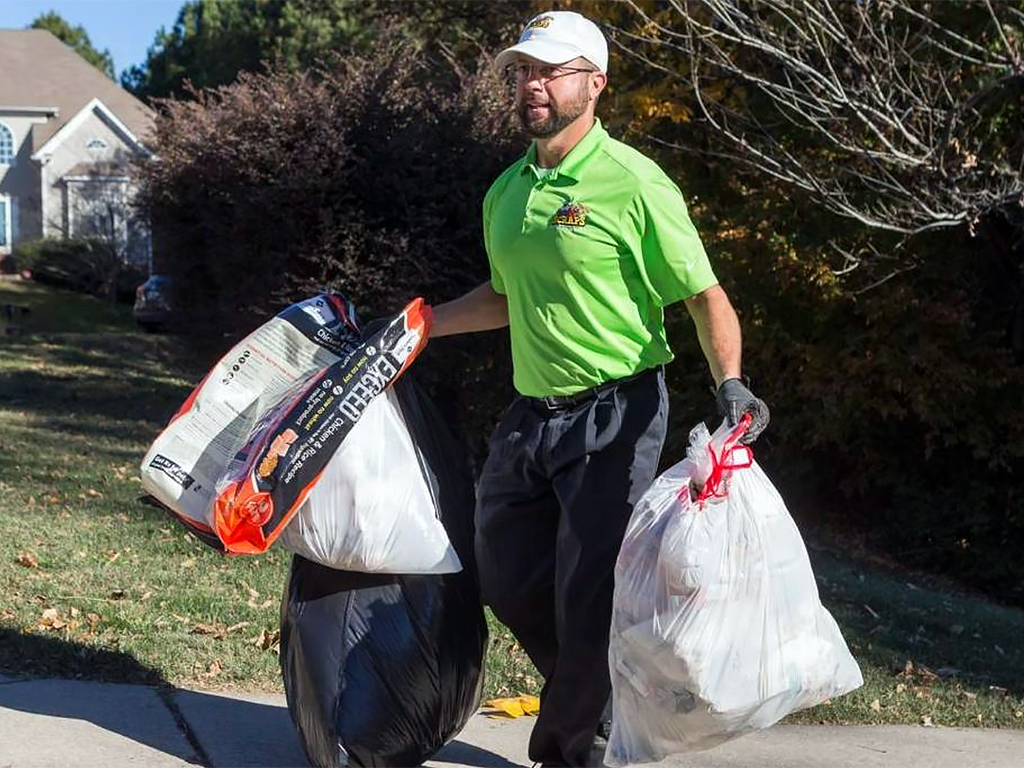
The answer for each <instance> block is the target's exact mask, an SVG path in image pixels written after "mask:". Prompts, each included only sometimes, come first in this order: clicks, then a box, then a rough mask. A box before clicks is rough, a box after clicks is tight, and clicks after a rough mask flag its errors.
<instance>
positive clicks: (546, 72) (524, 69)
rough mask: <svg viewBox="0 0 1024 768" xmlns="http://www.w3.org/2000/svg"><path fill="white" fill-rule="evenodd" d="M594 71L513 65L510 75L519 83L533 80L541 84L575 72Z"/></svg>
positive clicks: (549, 66) (583, 68) (535, 65)
mask: <svg viewBox="0 0 1024 768" xmlns="http://www.w3.org/2000/svg"><path fill="white" fill-rule="evenodd" d="M596 71H597V70H596V69H588V68H585V67H563V66H556V65H551V64H521V63H520V64H514V65H513V66H512V73H513V74H514V75H515V78H516V80H517V81H518V82H520V83H528V82H531V81H533V80H540V81H541V82H542V83H547V82H550V81H551V80H556V79H558V78H559V77H565V76H566V75H574V74H576V73H577V72H596Z"/></svg>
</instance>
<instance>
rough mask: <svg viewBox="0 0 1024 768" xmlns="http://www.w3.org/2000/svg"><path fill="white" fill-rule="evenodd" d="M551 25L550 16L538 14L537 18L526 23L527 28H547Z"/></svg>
mask: <svg viewBox="0 0 1024 768" xmlns="http://www.w3.org/2000/svg"><path fill="white" fill-rule="evenodd" d="M550 26H551V17H550V16H538V17H537V18H536V19H534V20H533V21H531V22H530V23H529V24H527V25H526V28H527V29H547V28H548V27H550Z"/></svg>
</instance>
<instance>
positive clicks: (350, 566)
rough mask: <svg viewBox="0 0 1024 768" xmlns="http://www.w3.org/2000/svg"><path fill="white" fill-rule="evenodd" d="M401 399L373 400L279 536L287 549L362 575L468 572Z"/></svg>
mask: <svg viewBox="0 0 1024 768" xmlns="http://www.w3.org/2000/svg"><path fill="white" fill-rule="evenodd" d="M428 472H429V470H428V469H427V465H426V463H425V462H424V461H422V460H421V458H420V456H419V453H418V450H417V448H416V446H415V444H414V443H413V439H412V435H411V434H410V432H409V428H408V426H406V423H405V418H404V416H403V415H402V408H401V406H400V405H399V402H398V396H397V395H396V394H395V392H394V390H393V389H387V390H385V391H384V392H383V393H382V394H380V395H378V396H377V397H375V398H374V399H373V400H372V401H370V404H369V405H368V406H367V408H366V410H365V411H364V412H363V415H362V417H361V418H360V419H359V421H357V422H356V424H355V426H354V427H352V431H351V432H349V434H348V436H347V437H346V438H345V440H344V442H343V443H342V444H341V447H339V448H338V450H337V451H335V452H334V455H333V456H332V457H331V460H330V461H329V462H328V464H327V467H326V468H325V469H324V473H323V475H322V476H321V478H320V482H319V483H317V485H316V487H315V488H313V490H312V491H311V492H310V494H309V496H307V497H306V500H305V501H304V502H303V504H302V506H301V507H299V510H298V512H296V513H295V517H293V518H292V521H291V522H290V523H289V524H288V525H287V526H286V527H285V529H284V531H283V532H282V533H281V544H282V545H283V546H284V547H285V549H289V550H291V551H292V552H295V553H297V554H300V555H302V556H303V557H305V558H306V559H308V560H312V561H314V562H317V563H320V564H321V565H326V566H328V567H330V568H337V569H340V570H344V571H360V572H363V573H401V574H412V573H415V574H428V573H433V574H441V573H458V572H459V571H461V570H462V564H461V563H460V562H459V556H458V555H457V554H456V553H455V549H454V547H452V545H451V543H450V542H449V540H448V534H447V533H446V532H445V529H444V526H443V525H442V524H441V520H440V519H439V512H438V506H437V502H436V499H435V495H434V494H435V491H434V485H435V483H432V482H431V478H430V477H429V476H428V474H427V473H428Z"/></svg>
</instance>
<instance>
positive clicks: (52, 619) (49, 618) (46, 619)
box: [37, 608, 68, 630]
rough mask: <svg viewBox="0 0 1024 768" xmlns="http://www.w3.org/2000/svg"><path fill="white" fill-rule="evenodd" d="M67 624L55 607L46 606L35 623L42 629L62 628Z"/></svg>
mask: <svg viewBox="0 0 1024 768" xmlns="http://www.w3.org/2000/svg"><path fill="white" fill-rule="evenodd" d="M67 625H68V623H67V622H66V621H64V619H62V618H61V617H60V612H59V611H58V610H57V609H56V608H47V609H46V610H45V611H43V615H42V617H41V618H40V619H39V622H38V624H37V626H38V627H39V628H40V629H43V630H46V629H64V627H66V626H67Z"/></svg>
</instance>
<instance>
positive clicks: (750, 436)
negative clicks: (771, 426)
mask: <svg viewBox="0 0 1024 768" xmlns="http://www.w3.org/2000/svg"><path fill="white" fill-rule="evenodd" d="M715 400H716V402H717V403H718V410H719V412H720V413H721V414H722V416H724V417H725V418H726V419H727V420H728V421H729V426H730V427H735V426H736V425H737V424H738V423H739V421H740V417H742V416H743V414H745V413H749V414H750V415H751V416H752V417H753V420H752V421H751V422H750V426H749V427H748V428H747V431H746V433H744V435H743V437H741V438H740V443H742V444H743V445H749V444H750V443H752V442H754V441H755V440H757V437H758V435H760V434H761V433H762V432H764V428H765V427H767V426H768V422H769V420H770V416H769V414H768V406H767V405H765V404H764V400H760V399H758V398H756V397H754V393H753V392H751V391H750V390H749V389H747V388H746V386H744V384H743V382H742V381H740V380H739V379H726V380H725V381H723V382H722V383H721V384H720V385H719V386H718V392H716V393H715Z"/></svg>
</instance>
